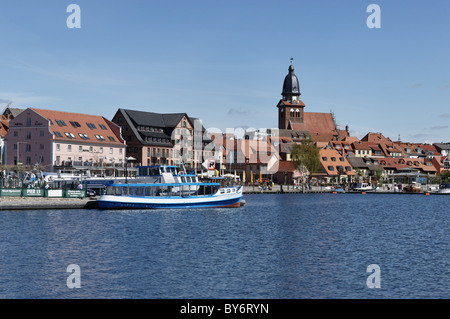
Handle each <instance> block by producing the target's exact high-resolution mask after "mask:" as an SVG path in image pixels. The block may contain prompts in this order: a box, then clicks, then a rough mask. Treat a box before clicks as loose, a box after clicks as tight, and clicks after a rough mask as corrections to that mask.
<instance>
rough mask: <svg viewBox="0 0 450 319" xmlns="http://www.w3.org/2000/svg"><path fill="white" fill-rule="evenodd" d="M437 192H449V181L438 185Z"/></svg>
mask: <svg viewBox="0 0 450 319" xmlns="http://www.w3.org/2000/svg"><path fill="white" fill-rule="evenodd" d="M437 192H438V193H439V194H450V183H447V184H441V185H439V190H438V191H437Z"/></svg>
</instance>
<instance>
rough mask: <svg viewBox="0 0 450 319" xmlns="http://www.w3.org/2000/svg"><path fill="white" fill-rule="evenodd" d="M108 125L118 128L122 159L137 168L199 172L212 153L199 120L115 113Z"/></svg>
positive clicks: (176, 115)
mask: <svg viewBox="0 0 450 319" xmlns="http://www.w3.org/2000/svg"><path fill="white" fill-rule="evenodd" d="M112 122H113V123H115V124H116V125H118V126H120V127H121V128H122V138H123V139H124V140H125V141H126V144H127V149H126V156H127V157H132V158H134V159H135V161H136V163H137V164H138V165H160V164H161V165H162V164H168V165H178V164H181V161H183V164H184V165H185V166H186V167H189V168H195V169H201V167H202V163H203V162H204V160H205V159H208V158H214V156H215V150H214V145H212V144H211V143H212V140H211V138H210V137H209V134H208V132H207V131H206V129H205V128H204V127H203V125H202V122H201V120H199V119H197V118H193V117H190V116H188V115H187V114H186V113H168V114H162V113H153V112H144V111H136V110H129V109H122V108H120V109H118V110H117V112H116V114H115V115H114V117H113V119H112Z"/></svg>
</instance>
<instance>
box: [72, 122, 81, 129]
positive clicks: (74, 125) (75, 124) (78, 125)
mask: <svg viewBox="0 0 450 319" xmlns="http://www.w3.org/2000/svg"><path fill="white" fill-rule="evenodd" d="M70 124H71V125H72V126H73V127H75V128H77V127H81V125H80V123H78V122H76V121H70Z"/></svg>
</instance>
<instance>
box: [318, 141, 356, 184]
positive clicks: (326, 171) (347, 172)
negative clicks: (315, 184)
mask: <svg viewBox="0 0 450 319" xmlns="http://www.w3.org/2000/svg"><path fill="white" fill-rule="evenodd" d="M319 156H320V165H319V169H318V171H317V173H314V174H311V176H312V177H317V178H322V179H325V181H326V182H337V183H340V182H352V181H353V180H354V177H355V176H356V173H355V170H354V169H353V167H352V165H351V164H350V163H349V161H348V159H347V158H346V157H345V156H343V155H341V154H339V152H338V151H336V150H335V149H329V148H325V149H321V150H320V152H319Z"/></svg>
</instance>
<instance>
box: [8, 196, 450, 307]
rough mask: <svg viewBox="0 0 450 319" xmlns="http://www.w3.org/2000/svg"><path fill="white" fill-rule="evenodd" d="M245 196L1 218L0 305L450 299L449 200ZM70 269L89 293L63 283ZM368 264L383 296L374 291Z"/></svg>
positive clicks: (12, 214) (15, 213) (22, 213)
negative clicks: (13, 301)
mask: <svg viewBox="0 0 450 319" xmlns="http://www.w3.org/2000/svg"><path fill="white" fill-rule="evenodd" d="M244 198H245V200H246V202H247V203H246V205H245V206H244V207H241V208H238V209H198V210H154V211H137V210H133V211H99V210H55V211H11V212H8V211H1V212H0V238H1V246H0V258H1V259H0V298H151V299H155V298H214V299H216V298H217V299H223V298H232V299H233V298H264V299H266V298H270V299H285V298H289V299H295V298H364V299H366V298H449V297H450V259H449V256H450V254H449V253H450V244H449V242H450V235H449V234H450V227H449V214H450V208H449V207H450V205H449V204H450V196H436V195H434V196H425V195H387V194H386V195H381V194H379V195H373V194H372V195H371V194H367V195H361V194H290V195H289V194H283V195H279V194H278V195H276V194H274V195H244ZM70 264H76V265H78V266H79V267H80V272H81V277H80V282H81V288H73V289H69V288H68V286H67V278H68V277H69V276H70V275H71V273H69V272H67V266H68V265H70ZM372 264H376V265H378V266H379V269H380V272H379V275H380V276H379V278H380V285H381V286H380V288H373V289H370V288H368V286H367V279H368V277H369V276H371V274H372V273H371V272H367V267H368V266H369V265H372Z"/></svg>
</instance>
